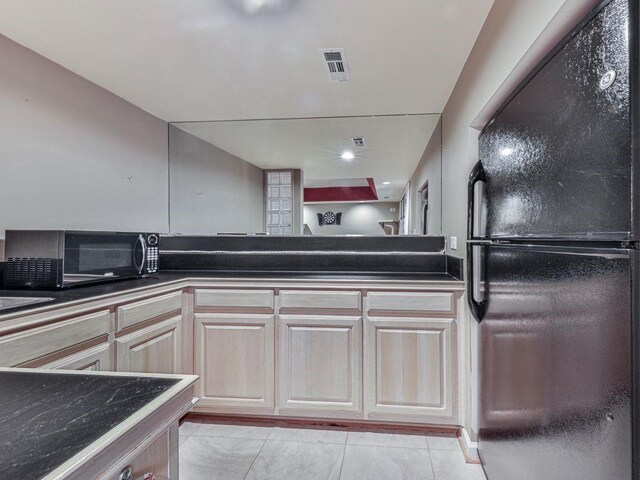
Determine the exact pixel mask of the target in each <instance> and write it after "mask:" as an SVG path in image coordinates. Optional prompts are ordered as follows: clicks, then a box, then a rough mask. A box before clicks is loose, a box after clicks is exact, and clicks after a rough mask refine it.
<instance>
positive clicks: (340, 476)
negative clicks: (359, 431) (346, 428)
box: [338, 432, 349, 480]
mask: <svg viewBox="0 0 640 480" xmlns="http://www.w3.org/2000/svg"><path fill="white" fill-rule="evenodd" d="M348 440H349V432H347V438H346V439H345V441H344V446H343V448H342V461H341V462H340V473H339V474H338V480H340V479H341V478H342V467H344V457H346V456H347V445H348V443H347V441H348Z"/></svg>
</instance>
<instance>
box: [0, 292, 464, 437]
mask: <svg viewBox="0 0 640 480" xmlns="http://www.w3.org/2000/svg"><path fill="white" fill-rule="evenodd" d="M461 293H462V290H461V286H460V285H458V287H457V288H449V285H439V286H437V287H432V286H431V285H429V286H426V285H422V286H420V285H417V286H414V285H413V284H406V285H402V286H401V287H399V286H398V285H397V284H388V285H384V286H381V285H380V284H379V283H376V284H375V285H373V284H369V285H367V284H366V283H362V285H361V284H360V283H357V284H356V283H347V284H340V283H335V284H332V283H325V284H322V283H318V284H311V285H302V286H298V285H297V284H296V283H293V282H287V283H285V284H283V285H281V286H278V283H277V282H274V283H273V284H271V283H270V282H267V281H262V282H255V281H253V282H251V281H247V282H244V281H229V282H226V283H221V282H220V281H219V280H216V281H215V282H213V281H212V282H209V281H207V280H198V281H193V283H191V284H185V285H184V286H181V287H176V286H172V287H166V288H156V289H154V290H149V291H141V292H133V293H131V292H129V293H123V295H119V296H117V297H111V298H108V299H99V300H96V301H95V302H93V303H91V302H88V303H87V304H85V305H83V306H82V307H80V308H77V307H76V306H69V307H66V308H61V309H59V310H55V311H49V312H43V313H38V314H34V315H31V316H30V317H29V318H27V319H26V320H25V322H24V324H21V325H18V326H17V327H15V328H14V329H13V330H9V329H8V328H7V325H8V324H7V323H4V324H3V325H0V366H23V367H45V368H59V369H76V370H103V371H108V370H113V369H115V370H116V371H121V372H140V373H169V374H172V373H184V372H190V373H191V372H193V373H195V374H197V375H199V376H200V379H199V381H198V382H197V387H196V388H197V392H198V396H199V397H200V398H201V400H200V402H199V403H198V405H197V406H196V407H195V409H194V410H195V411H196V412H198V413H207V414H234V415H288V416H300V417H304V416H306V417H315V418H323V417H324V418H344V419H363V420H370V421H385V422H386V421H389V422H411V423H434V424H436V423H437V424H452V425H454V424H458V423H459V420H460V419H459V418H458V415H459V413H460V412H462V411H464V410H463V408H465V407H464V405H463V402H464V401H465V400H464V396H463V395H461V393H460V392H464V388H465V387H464V374H465V373H464V371H463V370H461V371H460V372H462V373H460V372H459V371H458V364H459V363H460V364H461V365H464V354H465V352H464V351H461V350H459V349H458V348H457V342H458V341H461V339H460V337H459V336H463V335H465V331H466V330H465V329H464V328H460V323H459V322H460V320H461V318H460V312H461V311H462V307H461V302H462V300H461V298H462V297H461ZM3 326H4V332H6V333H1V332H3V328H2V327H3Z"/></svg>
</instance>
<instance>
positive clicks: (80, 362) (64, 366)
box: [40, 343, 112, 372]
mask: <svg viewBox="0 0 640 480" xmlns="http://www.w3.org/2000/svg"><path fill="white" fill-rule="evenodd" d="M40 368H54V369H58V370H88V371H95V372H108V371H111V370H112V368H111V345H110V344H109V343H101V344H100V345H96V346H95V347H91V348H88V349H86V350H82V351H80V352H78V353H75V354H73V355H69V356H66V357H63V358H60V359H59V360H56V361H55V362H51V363H47V364H46V365H43V366H42V367H40Z"/></svg>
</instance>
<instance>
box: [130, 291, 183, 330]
mask: <svg viewBox="0 0 640 480" xmlns="http://www.w3.org/2000/svg"><path fill="white" fill-rule="evenodd" d="M181 308H182V292H173V293H168V294H166V295H161V296H159V297H153V298H148V299H146V300H141V301H139V302H135V303H130V304H128V305H122V306H121V307H118V317H117V319H118V331H121V330H123V329H125V328H127V327H131V326H132V325H135V324H136V323H140V322H144V321H145V320H149V319H151V318H155V317H159V316H161V315H166V314H168V313H171V312H175V311H177V310H180V309H181Z"/></svg>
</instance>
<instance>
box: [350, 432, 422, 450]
mask: <svg viewBox="0 0 640 480" xmlns="http://www.w3.org/2000/svg"><path fill="white" fill-rule="evenodd" d="M347 445H366V446H371V447H404V448H428V446H427V438H426V437H424V436H423V435H396V434H392V433H371V432H349V436H348V437H347Z"/></svg>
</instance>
